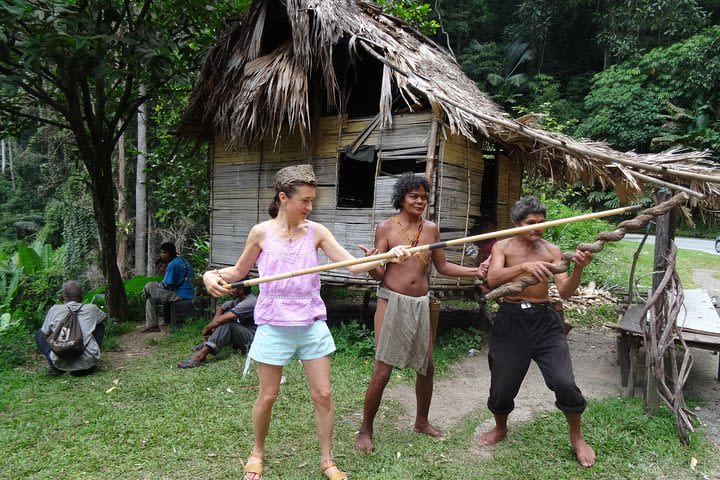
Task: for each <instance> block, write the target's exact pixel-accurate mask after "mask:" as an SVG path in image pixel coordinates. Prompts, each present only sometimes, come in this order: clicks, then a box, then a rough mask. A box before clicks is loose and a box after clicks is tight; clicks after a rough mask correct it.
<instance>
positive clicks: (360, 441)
mask: <svg viewBox="0 0 720 480" xmlns="http://www.w3.org/2000/svg"><path fill="white" fill-rule="evenodd" d="M355 450H357V451H358V452H360V453H371V452H374V451H375V445H374V444H373V441H372V434H370V433H368V432H362V431H361V432H360V433H358V437H357V439H356V440H355Z"/></svg>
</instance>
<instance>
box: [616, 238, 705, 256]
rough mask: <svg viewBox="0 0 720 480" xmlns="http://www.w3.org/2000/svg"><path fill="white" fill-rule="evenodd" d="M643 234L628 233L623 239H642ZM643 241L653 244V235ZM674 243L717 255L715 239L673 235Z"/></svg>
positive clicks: (681, 246)
mask: <svg viewBox="0 0 720 480" xmlns="http://www.w3.org/2000/svg"><path fill="white" fill-rule="evenodd" d="M642 237H643V235H642V234H639V233H628V234H627V235H625V238H623V240H632V241H635V242H639V241H640V240H642ZM645 243H649V244H652V245H654V244H655V236H654V235H650V236H648V238H647V240H646V241H645ZM675 244H676V245H677V246H678V248H687V249H689V250H700V251H702V252H707V253H714V254H715V255H718V253H717V252H716V251H715V240H705V239H701V238H687V237H675Z"/></svg>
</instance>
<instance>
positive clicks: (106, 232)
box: [76, 135, 128, 322]
mask: <svg viewBox="0 0 720 480" xmlns="http://www.w3.org/2000/svg"><path fill="white" fill-rule="evenodd" d="M76 140H77V143H78V149H79V150H80V156H81V158H82V159H83V163H84V164H85V168H87V171H88V175H89V177H90V186H91V190H92V196H93V211H94V213H95V223H96V224H97V228H98V234H99V236H100V267H101V268H102V271H103V275H104V276H105V279H106V280H107V292H108V293H107V297H106V300H105V302H106V305H107V307H108V314H109V315H110V317H112V318H114V319H115V320H118V321H121V322H122V321H125V320H127V319H128V318H127V317H128V301H127V295H126V294H125V287H124V285H123V281H122V276H121V275H120V270H119V269H118V265H117V257H116V252H117V242H116V231H117V227H116V224H115V197H114V193H113V188H112V186H113V181H112V180H113V173H112V148H106V146H105V145H104V144H103V143H101V142H99V143H100V144H99V145H97V144H90V142H89V141H88V140H86V139H85V138H82V137H80V138H79V136H78V135H76Z"/></svg>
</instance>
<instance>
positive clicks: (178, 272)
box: [162, 257, 195, 300]
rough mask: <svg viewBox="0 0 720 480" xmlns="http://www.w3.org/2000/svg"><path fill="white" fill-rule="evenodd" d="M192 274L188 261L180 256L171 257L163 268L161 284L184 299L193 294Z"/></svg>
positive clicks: (189, 297) (191, 296) (190, 297)
mask: <svg viewBox="0 0 720 480" xmlns="http://www.w3.org/2000/svg"><path fill="white" fill-rule="evenodd" d="M194 278H195V276H194V274H193V269H192V266H191V265H190V262H188V261H187V260H185V259H184V258H182V257H175V258H173V259H172V260H171V261H170V263H168V266H167V268H166V270H165V278H163V281H162V283H163V285H165V286H166V287H167V288H169V289H170V290H172V291H174V292H175V294H176V295H177V296H178V297H180V298H183V299H185V300H190V299H192V298H193V297H194V296H195V287H194V286H193V283H194Z"/></svg>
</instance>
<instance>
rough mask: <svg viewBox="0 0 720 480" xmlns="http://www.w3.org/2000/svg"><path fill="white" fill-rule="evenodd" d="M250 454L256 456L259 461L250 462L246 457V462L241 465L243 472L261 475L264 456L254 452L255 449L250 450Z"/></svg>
mask: <svg viewBox="0 0 720 480" xmlns="http://www.w3.org/2000/svg"><path fill="white" fill-rule="evenodd" d="M250 456H251V457H255V458H258V459H260V461H259V462H251V461H250V459H248V462H247V463H246V464H245V466H244V467H243V471H244V472H245V473H256V474H258V475H260V476H261V477H262V472H263V461H264V460H265V456H264V455H263V454H262V453H259V452H256V451H255V450H253V451H251V452H250Z"/></svg>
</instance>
